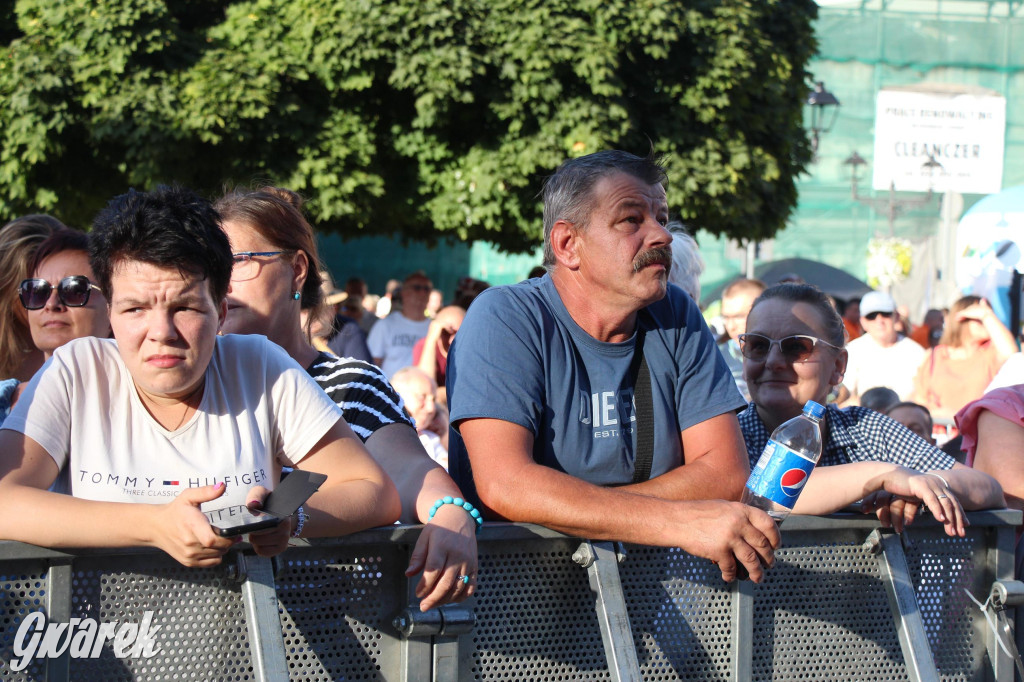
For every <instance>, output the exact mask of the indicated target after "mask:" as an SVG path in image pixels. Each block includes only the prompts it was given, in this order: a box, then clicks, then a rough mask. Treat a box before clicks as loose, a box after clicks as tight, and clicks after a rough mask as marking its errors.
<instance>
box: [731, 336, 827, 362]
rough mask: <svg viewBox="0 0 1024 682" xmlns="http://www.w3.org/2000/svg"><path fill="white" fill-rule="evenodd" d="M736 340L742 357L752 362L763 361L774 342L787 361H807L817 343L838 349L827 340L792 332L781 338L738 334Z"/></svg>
mask: <svg viewBox="0 0 1024 682" xmlns="http://www.w3.org/2000/svg"><path fill="white" fill-rule="evenodd" d="M738 340H739V343H740V352H741V353H742V354H743V357H745V358H747V359H748V360H753V361H754V362H764V360H765V359H766V358H767V357H768V353H769V352H771V349H772V346H774V345H776V344H778V346H779V350H780V351H781V352H782V356H783V357H784V358H786V361H787V362H808V361H809V360H810V359H811V356H812V355H814V349H815V347H816V346H817V345H818V344H819V343H820V344H823V345H826V346H828V347H829V348H834V349H836V350H839V347H838V346H833V345H832V344H831V343H829V342H828V341H825V340H823V339H819V338H818V337H816V336H807V335H806V334H794V335H793V336H786V337H784V338H781V339H772V338H769V337H767V336H763V335H761V334H740V336H739V339H738Z"/></svg>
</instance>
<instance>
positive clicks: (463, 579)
mask: <svg viewBox="0 0 1024 682" xmlns="http://www.w3.org/2000/svg"><path fill="white" fill-rule="evenodd" d="M457 580H459V581H460V582H461V583H462V584H463V585H468V584H469V576H468V575H460V576H459V577H458V578H457Z"/></svg>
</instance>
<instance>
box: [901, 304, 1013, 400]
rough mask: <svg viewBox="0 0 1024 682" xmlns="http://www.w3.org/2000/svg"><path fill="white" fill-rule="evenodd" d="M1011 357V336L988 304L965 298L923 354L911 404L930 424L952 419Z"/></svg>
mask: <svg viewBox="0 0 1024 682" xmlns="http://www.w3.org/2000/svg"><path fill="white" fill-rule="evenodd" d="M1016 352H1017V344H1016V343H1015V342H1014V340H1013V334H1012V333H1011V332H1010V330H1009V329H1007V328H1006V326H1005V325H1003V323H1002V322H1000V321H999V318H998V317H996V314H995V313H994V312H993V311H992V308H991V306H989V304H988V301H986V300H985V299H983V298H980V297H978V296H964V297H963V298H961V299H959V300H958V301H956V303H954V304H953V305H952V306H951V307H950V309H949V315H948V316H947V318H946V328H945V329H944V330H943V332H942V338H941V339H940V340H939V345H937V346H935V347H934V348H932V349H930V350H929V351H928V353H927V355H925V358H924V361H923V362H922V363H921V366H920V367H919V368H918V370H917V375H916V376H915V377H914V392H913V394H912V395H911V398H910V399H911V400H912V401H914V402H917V403H920V404H921V405H924V406H925V407H927V408H928V411H929V412H931V413H932V417H934V418H937V419H952V418H953V416H954V415H955V414H956V413H957V411H959V410H960V408H962V407H963V406H964V405H966V404H967V403H969V402H971V401H972V400H977V399H978V398H980V397H981V396H982V395H984V393H985V388H986V387H987V386H988V385H989V383H991V382H992V379H993V378H995V376H996V374H997V373H998V372H999V369H1000V368H1001V367H1002V366H1003V363H1005V362H1006V361H1007V359H1009V358H1010V356H1012V355H1013V354H1014V353H1016Z"/></svg>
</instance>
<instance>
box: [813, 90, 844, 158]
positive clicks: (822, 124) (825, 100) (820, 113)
mask: <svg viewBox="0 0 1024 682" xmlns="http://www.w3.org/2000/svg"><path fill="white" fill-rule="evenodd" d="M807 105H808V106H809V107H810V108H811V151H812V152H813V157H812V158H813V159H814V161H817V160H818V142H819V138H820V137H821V134H822V133H827V132H829V131H830V130H832V126H833V125H835V122H836V116H838V115H839V100H838V99H836V96H835V95H833V94H832V93H831V92H829V91H828V90H826V89H825V83H824V82H822V81H816V82H815V83H814V89H813V90H811V92H810V93H808V95H807Z"/></svg>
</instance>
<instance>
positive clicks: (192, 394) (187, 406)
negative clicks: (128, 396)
mask: <svg viewBox="0 0 1024 682" xmlns="http://www.w3.org/2000/svg"><path fill="white" fill-rule="evenodd" d="M205 385H206V382H205V381H202V382H200V383H199V385H198V386H196V387H195V389H193V391H192V392H191V393H189V394H188V395H187V396H185V397H184V398H182V399H181V402H183V403H184V404H185V411H184V412H182V413H181V419H179V420H178V423H177V424H176V425H175V426H174V428H173V429H167V430H168V431H172V432H173V431H177V430H178V429H180V428H181V425H182V424H184V423H185V417H187V416H188V408H189V401H190V400H192V398H193V397H195V395H196V393H199V391H201V390H203V386H205ZM140 395H141V391H140ZM148 400H149V402H150V403H152V404H153V405H155V404H156V403H154V402H153V401H152V399H148ZM155 416H156V415H154V417H155ZM157 421H159V420H157ZM161 426H162V424H161ZM165 428H166V427H165Z"/></svg>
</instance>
